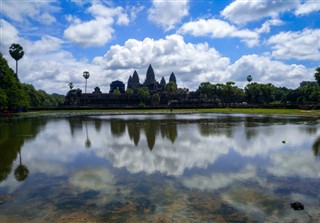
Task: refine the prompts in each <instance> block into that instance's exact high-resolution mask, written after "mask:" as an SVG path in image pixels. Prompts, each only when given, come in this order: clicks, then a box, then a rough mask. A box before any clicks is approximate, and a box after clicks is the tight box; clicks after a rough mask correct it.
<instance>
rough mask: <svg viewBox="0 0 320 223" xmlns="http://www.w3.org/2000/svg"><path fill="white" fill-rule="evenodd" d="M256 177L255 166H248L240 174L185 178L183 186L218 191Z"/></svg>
mask: <svg viewBox="0 0 320 223" xmlns="http://www.w3.org/2000/svg"><path fill="white" fill-rule="evenodd" d="M255 176H256V171H255V168H254V167H253V166H247V167H246V168H245V169H244V170H242V171H241V172H238V173H213V174H211V176H197V175H196V176H192V177H188V178H184V179H183V180H182V182H183V184H184V185H185V186H186V187H188V188H192V189H200V190H217V189H222V188H225V187H227V186H229V185H233V184H234V183H236V182H241V181H247V180H252V179H254V178H255Z"/></svg>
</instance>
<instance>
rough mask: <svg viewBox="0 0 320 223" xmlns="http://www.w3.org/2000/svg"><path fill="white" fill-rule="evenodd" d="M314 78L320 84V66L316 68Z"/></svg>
mask: <svg viewBox="0 0 320 223" xmlns="http://www.w3.org/2000/svg"><path fill="white" fill-rule="evenodd" d="M314 78H315V79H316V81H317V82H318V84H319V85H320V67H318V68H316V72H315V73H314Z"/></svg>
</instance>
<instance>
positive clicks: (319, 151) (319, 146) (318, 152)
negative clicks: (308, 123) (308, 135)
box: [312, 136, 320, 156]
mask: <svg viewBox="0 0 320 223" xmlns="http://www.w3.org/2000/svg"><path fill="white" fill-rule="evenodd" d="M312 150H313V154H314V155H315V156H320V136H319V137H318V138H317V139H316V141H314V143H313V145H312Z"/></svg>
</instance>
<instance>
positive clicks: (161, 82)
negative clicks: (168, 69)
mask: <svg viewBox="0 0 320 223" xmlns="http://www.w3.org/2000/svg"><path fill="white" fill-rule="evenodd" d="M166 85H167V83H166V80H165V79H164V77H162V78H161V81H160V86H161V88H162V90H165V89H166Z"/></svg>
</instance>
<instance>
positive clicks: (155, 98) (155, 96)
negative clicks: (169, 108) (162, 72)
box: [151, 94, 160, 105]
mask: <svg viewBox="0 0 320 223" xmlns="http://www.w3.org/2000/svg"><path fill="white" fill-rule="evenodd" d="M151 102H152V104H153V105H158V104H159V102H160V96H159V94H153V95H152V97H151Z"/></svg>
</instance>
